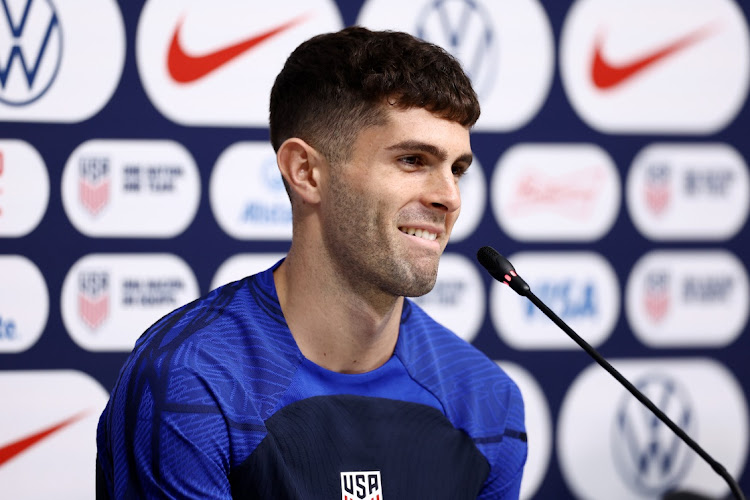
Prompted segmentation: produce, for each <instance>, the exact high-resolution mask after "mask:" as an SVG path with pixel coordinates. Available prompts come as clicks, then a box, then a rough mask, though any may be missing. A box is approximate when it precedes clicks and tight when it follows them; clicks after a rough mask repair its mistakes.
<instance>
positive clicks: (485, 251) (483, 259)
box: [477, 246, 745, 500]
mask: <svg viewBox="0 0 750 500" xmlns="http://www.w3.org/2000/svg"><path fill="white" fill-rule="evenodd" d="M477 260H479V263H480V264H482V266H484V268H485V269H487V271H489V273H490V274H491V275H492V277H493V278H495V279H496V280H498V281H500V282H501V283H505V284H506V285H508V286H510V287H511V288H512V289H513V290H515V291H516V293H518V294H519V295H521V296H523V297H526V298H528V299H529V300H530V301H531V302H532V303H533V304H534V305H535V306H536V307H538V308H539V310H540V311H542V312H543V313H544V314H545V315H546V316H547V317H548V318H549V319H551V320H552V321H553V322H554V323H555V324H556V325H557V326H558V327H560V328H561V329H562V330H563V331H564V332H565V333H567V334H568V336H569V337H570V338H571V339H573V341H574V342H575V343H576V344H578V345H579V346H581V348H582V349H583V350H584V351H586V352H587V353H588V354H589V356H591V357H592V358H594V361H596V362H597V363H599V365H601V367H602V368H604V369H605V370H607V372H609V374H610V375H612V376H613V377H614V378H615V379H616V380H617V381H618V382H620V384H622V386H623V387H625V389H627V390H628V391H629V392H630V393H631V394H632V395H633V396H635V398H636V399H637V400H638V401H640V402H641V403H643V405H644V406H645V407H646V408H648V409H649V410H650V411H651V413H653V414H654V415H656V416H657V417H658V418H659V420H661V421H662V422H664V423H665V424H666V425H667V427H669V428H670V429H671V430H672V432H674V433H675V434H676V435H677V436H678V437H679V438H680V439H682V441H683V442H684V443H685V444H687V445H688V446H689V447H690V448H692V450H693V451H695V452H696V453H697V454H698V455H700V456H701V458H703V460H705V461H706V463H708V465H710V466H711V468H712V469H713V470H714V471H715V472H716V473H717V474H718V475H719V476H721V477H722V478H723V479H724V480H725V481H726V483H727V484H728V485H729V489H730V490H731V491H732V494H733V495H734V497H735V498H736V499H737V500H745V495H744V494H743V493H742V490H741V489H740V487H739V485H738V484H737V482H736V481H735V480H734V478H733V477H732V476H731V475H730V474H729V473H728V472H727V470H726V469H725V468H724V466H722V465H721V464H720V463H719V462H717V461H716V460H714V459H713V458H712V457H711V455H709V454H708V453H707V452H706V451H705V450H704V449H703V448H701V447H700V446H699V445H698V443H696V442H695V441H693V439H692V438H691V437H690V436H688V435H687V433H685V431H683V430H682V428H680V426H678V425H677V424H675V423H674V422H673V421H672V420H671V419H670V418H669V417H668V416H667V415H666V414H665V413H664V412H663V411H661V410H660V409H659V408H657V406H656V405H655V404H654V403H652V402H651V400H650V399H648V398H647V397H646V396H645V395H644V394H643V393H642V392H641V391H639V390H638V388H637V387H636V386H634V385H633V384H632V383H630V381H629V380H628V379H626V378H625V377H623V376H622V374H620V372H618V371H617V370H616V369H615V368H614V367H613V366H612V365H611V364H609V362H608V361H607V360H606V359H604V357H603V356H602V355H601V354H599V351H597V350H596V349H594V348H593V347H591V345H589V343H588V342H586V341H585V340H583V339H582V338H581V337H580V336H579V335H578V334H577V333H576V332H574V331H573V329H572V328H570V327H569V326H568V325H567V323H565V322H564V321H563V320H562V319H560V317H559V316H557V314H555V313H554V311H552V309H550V308H549V307H547V306H546V304H544V302H542V301H541V300H540V299H539V298H538V297H537V296H536V295H534V294H533V293H532V291H531V287H529V285H528V284H527V283H526V282H525V281H524V280H523V278H521V277H520V276H519V275H518V273H516V270H515V269H513V265H512V264H511V263H510V261H508V259H506V258H505V257H503V256H502V255H500V253H499V252H498V251H497V250H495V249H494V248H492V247H487V246H485V247H482V248H480V249H479V251H478V252H477Z"/></svg>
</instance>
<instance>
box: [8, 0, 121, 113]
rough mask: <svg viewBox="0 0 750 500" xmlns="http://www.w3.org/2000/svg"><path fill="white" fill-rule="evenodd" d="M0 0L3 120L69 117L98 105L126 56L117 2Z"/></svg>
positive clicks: (110, 90)
mask: <svg viewBox="0 0 750 500" xmlns="http://www.w3.org/2000/svg"><path fill="white" fill-rule="evenodd" d="M0 3H2V9H0V116H2V117H3V120H4V121H22V122H61V123H71V122H80V121H83V120H86V119H87V118H90V117H91V116H93V115H94V114H95V113H97V112H98V111H100V110H101V109H102V108H103V107H104V105H105V104H106V103H107V102H108V101H109V99H110V98H111V96H112V94H113V93H114V91H115V88H116V87H117V84H118V82H119V81H120V76H121V74H122V69H123V65H124V62H125V26H124V24H123V20H122V15H121V13H120V10H119V7H118V5H117V3H116V2H114V1H113V0H77V1H76V2H66V1H62V0H0ZM92 19H95V20H96V21H95V22H92Z"/></svg>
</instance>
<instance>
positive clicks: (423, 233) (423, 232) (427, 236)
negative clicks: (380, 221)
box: [398, 226, 438, 241]
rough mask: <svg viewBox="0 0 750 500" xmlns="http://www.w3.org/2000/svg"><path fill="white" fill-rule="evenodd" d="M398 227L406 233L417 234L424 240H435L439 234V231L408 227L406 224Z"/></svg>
mask: <svg viewBox="0 0 750 500" xmlns="http://www.w3.org/2000/svg"><path fill="white" fill-rule="evenodd" d="M398 229H399V231H401V232H402V233H404V234H409V235H411V236H416V237H417V238H422V239H423V240H427V241H435V240H436V239H437V236H438V235H437V233H432V232H430V231H428V230H427V229H418V228H414V227H406V226H400V227H399V228H398Z"/></svg>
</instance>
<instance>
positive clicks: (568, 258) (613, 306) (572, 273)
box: [490, 252, 620, 349]
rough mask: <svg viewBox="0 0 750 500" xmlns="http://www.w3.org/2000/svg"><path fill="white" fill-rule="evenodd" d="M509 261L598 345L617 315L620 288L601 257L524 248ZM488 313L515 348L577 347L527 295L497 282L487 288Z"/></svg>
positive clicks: (534, 289) (538, 293)
mask: <svg viewBox="0 0 750 500" xmlns="http://www.w3.org/2000/svg"><path fill="white" fill-rule="evenodd" d="M509 260H510V261H511V262H512V263H513V266H514V267H515V269H516V271H517V272H518V274H519V275H520V276H522V277H523V279H524V280H525V281H526V282H527V283H528V284H529V286H530V287H531V291H532V292H534V294H535V295H536V296H537V297H539V299H541V300H542V301H543V302H544V303H545V304H547V306H548V307H549V308H550V309H552V310H553V311H554V312H555V313H556V314H557V315H558V316H559V317H560V318H561V319H562V320H563V321H565V322H566V323H567V324H568V325H569V326H570V327H571V328H572V329H573V330H574V331H575V332H576V333H578V335H580V336H581V337H582V338H583V339H585V340H586V342H588V343H589V344H591V345H592V346H594V347H596V346H598V345H600V344H601V343H603V342H604V341H605V340H607V339H608V338H609V336H610V335H611V334H612V331H613V329H614V326H615V323H616V322H617V319H618V317H619V314H620V287H619V283H618V281H617V275H616V274H615V272H614V270H613V269H612V266H611V265H610V264H609V262H608V261H607V260H606V259H605V258H604V257H602V256H601V255H599V254H596V253H592V252H522V253H519V254H516V255H514V256H512V257H511V258H510V259H509ZM490 317H491V318H492V323H493V325H494V326H495V330H496V331H497V333H498V335H499V336H500V338H501V339H502V340H504V341H505V342H506V343H507V344H508V345H510V346H512V347H514V348H516V349H578V348H579V347H578V345H577V344H576V343H575V342H574V341H573V340H572V339H570V338H569V337H568V336H567V335H565V333H564V332H562V331H560V329H559V328H558V327H557V326H556V325H555V324H554V323H553V322H552V321H550V320H549V318H547V316H545V315H544V313H542V312H541V311H539V310H538V309H537V308H536V307H535V306H534V304H532V303H531V302H530V301H529V300H528V299H527V298H525V297H520V296H519V295H517V294H516V293H515V292H513V291H512V290H509V289H508V287H507V286H505V285H504V284H503V283H500V282H497V281H495V282H493V283H492V289H491V291H490Z"/></svg>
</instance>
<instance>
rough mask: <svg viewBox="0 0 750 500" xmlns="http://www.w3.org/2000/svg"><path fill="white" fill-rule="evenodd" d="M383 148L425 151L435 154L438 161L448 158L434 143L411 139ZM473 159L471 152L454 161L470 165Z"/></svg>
mask: <svg viewBox="0 0 750 500" xmlns="http://www.w3.org/2000/svg"><path fill="white" fill-rule="evenodd" d="M385 149H386V151H421V152H423V153H427V154H430V155H432V156H435V157H436V158H438V159H439V160H440V161H445V160H447V159H448V153H447V151H445V150H444V149H443V148H439V147H437V146H435V145H434V144H429V143H426V142H420V141H413V140H407V141H402V142H399V143H397V144H394V145H392V146H388V147H387V148H385ZM473 160H474V156H473V155H472V154H471V153H466V154H464V155H461V156H459V157H458V158H456V161H455V163H466V164H467V165H471V162H472V161H473Z"/></svg>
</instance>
